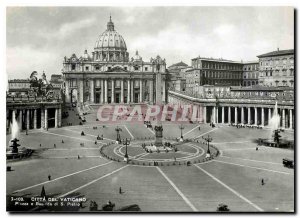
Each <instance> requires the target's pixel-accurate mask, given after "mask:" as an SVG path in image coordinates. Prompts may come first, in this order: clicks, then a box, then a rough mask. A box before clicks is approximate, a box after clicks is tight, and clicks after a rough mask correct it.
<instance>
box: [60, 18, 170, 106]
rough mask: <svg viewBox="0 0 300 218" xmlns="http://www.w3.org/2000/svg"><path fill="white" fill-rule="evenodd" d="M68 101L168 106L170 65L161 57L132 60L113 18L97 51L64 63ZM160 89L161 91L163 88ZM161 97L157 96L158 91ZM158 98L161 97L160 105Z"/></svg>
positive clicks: (103, 34)
mask: <svg viewBox="0 0 300 218" xmlns="http://www.w3.org/2000/svg"><path fill="white" fill-rule="evenodd" d="M63 76H64V80H65V83H64V91H65V101H66V102H68V103H76V102H77V103H89V104H114V103H124V104H131V103H148V104H154V103H156V102H162V103H166V102H167V91H166V90H167V83H166V80H167V78H168V77H167V71H166V61H165V60H164V59H162V58H161V57H160V56H157V57H156V58H151V59H150V61H148V62H145V61H143V59H142V57H141V56H140V55H139V53H138V51H136V53H135V55H134V56H133V57H132V58H130V57H129V53H128V52H127V47H126V43H125V40H124V39H123V37H122V36H121V35H120V34H119V33H118V32H117V31H116V30H115V27H114V23H113V22H112V20H111V18H110V20H109V22H108V23H107V29H106V30H105V31H104V32H103V33H102V34H101V35H100V36H99V38H98V39H97V41H96V43H95V46H94V51H93V52H92V53H91V54H89V53H88V52H87V50H85V51H84V54H83V56H80V57H78V56H77V55H76V54H73V55H71V56H70V57H65V58H64V61H63ZM159 86H160V87H159ZM158 90H159V91H160V92H161V93H159V95H156V92H157V91H158ZM156 96H161V97H160V98H161V99H159V101H158V99H156Z"/></svg>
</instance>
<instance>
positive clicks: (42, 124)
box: [41, 108, 45, 129]
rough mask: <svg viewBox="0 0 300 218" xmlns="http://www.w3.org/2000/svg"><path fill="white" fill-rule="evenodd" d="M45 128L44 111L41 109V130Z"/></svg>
mask: <svg viewBox="0 0 300 218" xmlns="http://www.w3.org/2000/svg"><path fill="white" fill-rule="evenodd" d="M43 128H45V110H43V109H42V108H41V129H43Z"/></svg>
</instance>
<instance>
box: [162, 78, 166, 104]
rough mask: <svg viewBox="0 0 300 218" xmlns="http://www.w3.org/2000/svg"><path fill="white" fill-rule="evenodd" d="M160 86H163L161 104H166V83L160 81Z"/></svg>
mask: <svg viewBox="0 0 300 218" xmlns="http://www.w3.org/2000/svg"><path fill="white" fill-rule="evenodd" d="M162 85H163V87H162V89H163V90H162V91H163V94H162V102H166V81H165V80H163V81H162Z"/></svg>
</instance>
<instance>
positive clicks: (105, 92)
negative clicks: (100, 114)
mask: <svg viewBox="0 0 300 218" xmlns="http://www.w3.org/2000/svg"><path fill="white" fill-rule="evenodd" d="M107 97H108V96H107V79H105V80H104V103H105V104H107Z"/></svg>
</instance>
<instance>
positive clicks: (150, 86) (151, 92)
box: [149, 80, 154, 103]
mask: <svg viewBox="0 0 300 218" xmlns="http://www.w3.org/2000/svg"><path fill="white" fill-rule="evenodd" d="M149 89H150V93H149V95H150V98H149V100H150V102H151V103H153V95H154V93H153V80H149Z"/></svg>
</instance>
